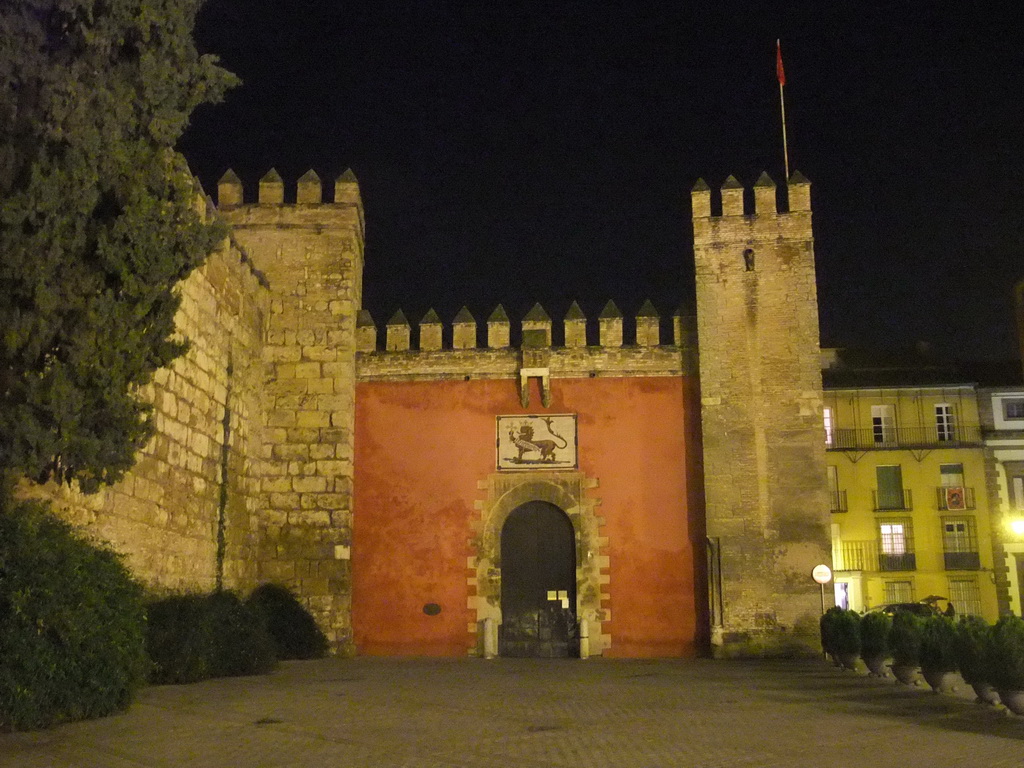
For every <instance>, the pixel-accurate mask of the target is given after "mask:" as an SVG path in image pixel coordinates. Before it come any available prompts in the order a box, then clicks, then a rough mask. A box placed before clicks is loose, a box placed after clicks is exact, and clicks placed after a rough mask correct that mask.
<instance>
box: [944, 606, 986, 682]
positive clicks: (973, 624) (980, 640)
mask: <svg viewBox="0 0 1024 768" xmlns="http://www.w3.org/2000/svg"><path fill="white" fill-rule="evenodd" d="M990 633H991V627H989V625H988V622H986V621H985V620H984V619H983V618H981V617H980V616H961V617H960V621H958V622H957V625H956V638H955V642H954V645H953V650H954V653H955V655H956V665H957V668H958V669H959V670H960V676H961V677H962V678H963V679H964V682H965V683H967V684H968V685H975V684H977V685H981V684H983V683H988V682H990V681H989V679H988V670H987V669H986V668H985V655H986V653H987V649H988V644H989V635H990Z"/></svg>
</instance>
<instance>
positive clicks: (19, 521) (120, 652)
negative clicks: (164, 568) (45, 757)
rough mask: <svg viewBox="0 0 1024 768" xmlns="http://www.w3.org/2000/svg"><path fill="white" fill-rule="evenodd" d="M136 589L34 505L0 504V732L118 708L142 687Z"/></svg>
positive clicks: (101, 550)
mask: <svg viewBox="0 0 1024 768" xmlns="http://www.w3.org/2000/svg"><path fill="white" fill-rule="evenodd" d="M144 623H145V615H144V612H143V607H142V588H141V587H140V586H139V585H138V584H137V583H136V582H135V581H134V580H133V579H132V577H131V575H130V574H129V573H128V570H127V568H125V566H124V563H122V561H121V558H120V556H119V555H118V554H116V553H115V552H113V551H112V550H111V549H110V548H108V547H106V546H104V545H97V544H95V543H92V542H90V541H88V540H87V539H86V538H84V537H83V536H82V535H81V534H79V533H77V532H76V531H75V530H74V529H73V528H72V527H71V526H70V525H68V524H67V523H65V522H64V521H62V520H60V519H58V518H57V517H56V516H54V515H53V514H52V513H51V512H50V511H49V509H48V507H47V506H46V505H45V504H41V503H38V502H13V501H12V502H4V501H0V730H25V729H30V728H44V727H47V726H50V725H54V724H56V723H60V722H66V721H69V720H81V719H84V718H90V717H100V716H103V715H108V714H110V713H112V712H117V711H120V710H123V709H126V708H127V707H128V705H129V704H130V703H131V701H132V698H133V697H134V695H135V692H136V690H138V688H139V687H140V686H141V685H142V684H143V683H144V682H145V679H146V672H147V665H148V662H147V659H146V654H145V651H144V645H143V632H144V629H143V628H144Z"/></svg>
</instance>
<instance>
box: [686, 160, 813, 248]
mask: <svg viewBox="0 0 1024 768" xmlns="http://www.w3.org/2000/svg"><path fill="white" fill-rule="evenodd" d="M786 191H787V193H788V201H789V205H788V208H786V209H784V208H783V207H782V205H781V200H779V196H778V189H777V187H776V185H775V182H774V181H773V180H772V178H771V176H769V175H768V174H767V173H762V174H761V175H760V176H759V177H758V178H757V181H755V182H754V184H753V187H752V188H751V193H750V194H749V195H748V194H747V192H746V190H745V189H744V187H743V185H742V184H741V183H740V182H739V181H737V180H736V177H735V176H729V177H728V178H727V179H726V180H725V181H724V182H723V183H722V186H721V187H720V188H719V190H718V193H717V195H713V193H712V189H711V187H709V186H708V185H707V183H706V182H705V181H704V180H703V179H697V183H696V184H694V186H693V188H692V189H691V190H690V207H691V211H692V216H693V234H694V240H700V239H702V238H707V239H713V240H715V241H716V242H719V243H727V242H741V241H744V240H748V239H751V238H754V239H764V238H783V239H792V240H806V239H808V237H809V235H810V227H811V183H810V182H809V181H808V180H807V179H806V178H805V177H804V176H803V174H801V173H800V172H799V171H795V172H794V173H793V174H792V175H791V176H790V178H789V182H788V184H787V185H786ZM715 211H717V213H715Z"/></svg>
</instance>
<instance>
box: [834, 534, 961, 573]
mask: <svg viewBox="0 0 1024 768" xmlns="http://www.w3.org/2000/svg"><path fill="white" fill-rule="evenodd" d="M832 565H833V567H834V568H835V570H837V571H914V570H917V556H916V555H915V554H914V553H913V552H906V553H903V554H898V555H893V554H886V553H884V552H879V551H878V542H877V541H839V542H835V543H834V544H833V545H832ZM950 570H953V569H950ZM964 570H966V569H964Z"/></svg>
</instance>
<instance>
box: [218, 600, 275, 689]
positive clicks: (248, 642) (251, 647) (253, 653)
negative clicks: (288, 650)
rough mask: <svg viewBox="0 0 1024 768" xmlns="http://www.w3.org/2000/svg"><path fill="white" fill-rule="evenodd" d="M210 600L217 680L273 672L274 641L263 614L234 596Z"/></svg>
mask: <svg viewBox="0 0 1024 768" xmlns="http://www.w3.org/2000/svg"><path fill="white" fill-rule="evenodd" d="M207 599H208V601H209V602H210V606H211V609H212V610H211V619H212V621H213V659H212V663H211V669H212V672H213V676H214V677H236V676H239V675H264V674H266V673H267V672H270V671H271V670H273V669H274V667H276V666H277V656H275V655H274V638H272V637H271V636H270V633H269V632H268V631H267V623H266V620H265V619H264V617H263V614H261V613H260V612H259V611H257V610H256V609H255V608H253V607H251V606H248V605H246V604H245V603H243V602H242V601H241V600H239V599H238V595H236V594H235V593H234V592H228V591H224V592H214V593H213V594H212V595H210V596H209V597H208V598H207Z"/></svg>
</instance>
